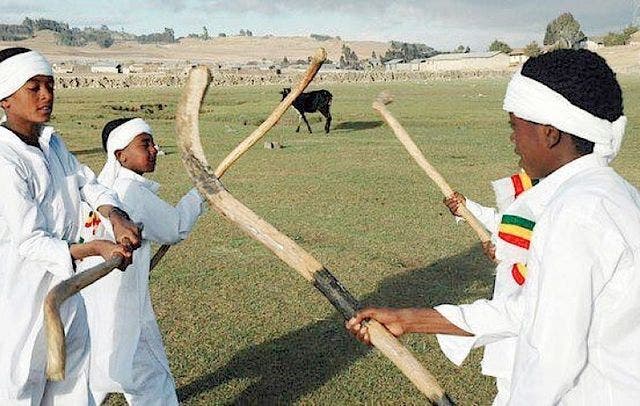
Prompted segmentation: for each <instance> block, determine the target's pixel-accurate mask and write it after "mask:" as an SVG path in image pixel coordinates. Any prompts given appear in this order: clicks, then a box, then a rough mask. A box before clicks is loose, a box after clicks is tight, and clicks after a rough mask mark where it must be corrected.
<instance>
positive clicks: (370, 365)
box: [52, 77, 640, 405]
mask: <svg viewBox="0 0 640 406" xmlns="http://www.w3.org/2000/svg"><path fill="white" fill-rule="evenodd" d="M621 80H622V84H623V88H624V91H625V94H626V100H625V101H626V113H627V115H628V116H629V119H630V125H629V127H628V131H627V140H626V142H625V145H624V151H623V152H622V154H621V155H620V157H619V159H618V160H617V161H616V164H615V167H616V169H618V170H619V171H620V172H621V173H622V174H623V175H624V176H626V177H627V179H629V180H630V181H631V182H632V183H634V184H636V185H638V184H640V166H638V165H637V164H636V162H635V158H636V156H637V154H638V151H639V150H640V143H639V141H638V138H637V133H638V123H639V122H640V120H639V118H640V117H638V115H639V114H640V107H639V106H638V102H637V98H632V97H631V95H635V94H637V93H638V91H640V80H638V79H637V78H633V77H622V78H621ZM506 83H507V80H506V79H491V80H461V81H449V82H447V81H433V82H425V83H389V84H385V85H381V84H375V85H366V86H365V85H349V84H343V85H338V84H336V85H327V86H325V87H326V88H327V89H329V90H330V91H331V92H332V93H333V94H334V104H333V107H332V111H333V116H334V122H333V124H332V127H333V129H332V131H331V134H330V135H329V136H325V135H324V133H323V132H322V125H323V124H322V123H320V121H319V119H318V118H317V116H318V115H311V118H312V120H311V125H312V127H313V128H314V131H315V132H314V134H313V135H309V134H307V133H306V130H304V129H302V130H301V132H300V133H299V134H296V133H295V132H294V128H295V125H296V122H297V118H296V115H295V114H294V113H293V112H291V111H290V112H287V114H286V116H285V118H284V119H283V120H281V122H280V124H278V126H276V127H275V128H274V129H273V130H272V131H271V133H270V134H268V135H267V136H266V137H265V140H271V141H277V142H280V143H281V144H284V145H285V146H286V147H285V148H283V149H280V150H266V149H263V148H262V145H261V143H260V144H258V145H256V146H255V147H254V148H253V149H252V150H251V151H249V152H248V153H247V154H246V155H245V156H243V157H242V158H241V159H240V160H239V161H238V162H237V163H236V164H235V165H234V166H233V167H232V168H231V169H230V170H229V171H228V172H227V174H225V176H224V178H223V181H224V183H225V185H226V186H227V188H228V189H229V191H231V192H232V193H233V194H234V196H236V197H237V198H238V199H239V200H240V201H242V202H243V203H245V204H246V205H247V206H248V207H250V208H252V209H253V210H254V211H255V212H257V213H258V214H259V215H261V216H262V217H263V218H264V219H266V220H267V221H268V222H270V223H271V224H273V225H274V226H276V227H277V228H278V229H280V230H281V231H282V232H284V233H285V234H287V235H289V236H290V237H292V238H293V239H294V240H296V241H297V242H298V243H299V244H300V245H301V246H302V247H304V248H305V249H306V250H308V251H309V252H310V253H311V254H312V255H313V256H315V257H316V258H317V259H318V260H319V261H320V262H322V263H323V264H325V265H326V266H327V267H328V268H329V269H331V271H332V272H333V273H334V274H335V275H336V276H337V277H338V278H339V279H340V280H341V281H342V282H343V283H344V284H345V286H347V287H348V288H349V289H350V291H351V292H352V293H353V294H354V295H355V296H356V297H358V298H359V299H360V300H361V301H362V302H363V303H365V304H373V305H388V306H432V305H436V304H439V303H443V302H451V303H457V302H469V301H472V300H474V299H477V298H481V297H488V296H489V295H490V292H491V290H492V272H491V271H492V266H491V264H490V263H489V262H488V261H487V260H486V259H484V257H483V256H482V254H481V250H480V249H479V247H478V244H477V242H476V237H475V236H474V234H473V233H472V232H471V230H470V229H468V228H466V227H464V226H456V225H455V224H454V222H453V221H452V219H451V217H450V215H449V214H448V211H447V210H446V209H445V207H444V205H442V203H441V200H442V198H441V196H440V194H439V192H438V190H437V189H436V188H435V186H434V185H433V184H432V182H431V181H429V180H428V179H427V177H426V175H425V174H424V173H423V172H422V171H421V170H420V169H419V168H418V166H417V165H416V164H415V163H414V162H413V161H412V160H411V158H410V157H409V156H408V154H407V153H406V151H405V150H404V149H403V147H402V146H401V145H400V143H399V142H398V141H397V140H396V139H395V137H394V136H393V134H392V133H391V131H390V129H389V128H388V127H387V126H385V125H383V123H382V121H381V119H380V118H379V117H378V116H377V115H376V114H375V113H374V111H373V110H372V109H371V102H372V100H373V98H374V97H375V95H377V93H378V92H380V91H382V90H389V91H391V92H392V93H393V94H394V95H395V97H396V102H395V103H394V104H392V105H391V106H390V110H391V111H392V112H393V113H394V115H395V116H396V118H397V119H398V120H399V121H400V122H401V123H402V124H403V125H404V126H405V128H406V129H407V131H408V132H409V133H410V134H411V135H412V137H413V138H414V140H415V141H416V143H417V144H418V145H419V146H420V148H421V149H422V151H423V152H424V154H425V156H426V157H427V159H429V160H430V161H431V162H432V164H433V165H434V166H435V167H436V168H438V169H439V170H440V171H441V173H442V174H443V175H444V176H445V178H446V179H448V180H449V182H450V183H451V185H452V186H453V187H454V188H455V189H457V190H459V191H461V192H462V193H464V194H467V195H469V196H471V197H473V198H474V199H475V200H477V201H480V202H482V203H485V204H487V205H491V204H493V197H492V193H491V191H490V187H489V181H491V180H494V179H497V178H499V177H502V176H506V175H509V174H511V173H512V172H513V171H514V170H516V164H517V158H516V157H515V155H514V154H513V152H512V151H513V147H512V145H511V144H510V143H509V131H510V130H509V126H508V124H507V116H506V114H505V113H504V112H503V111H502V110H501V106H502V96H503V93H504V90H505V87H506ZM279 90H280V88H278V87H276V86H263V87H225V88H211V89H210V90H209V94H208V95H207V97H206V100H205V106H204V108H203V113H202V115H201V123H200V129H201V135H202V138H203V142H204V147H205V151H206V153H207V156H208V159H209V162H210V163H211V164H212V165H213V166H215V165H216V164H217V163H218V162H220V161H221V160H222V159H223V158H224V156H226V154H227V153H229V152H230V151H231V150H232V149H233V148H234V147H235V145H236V144H238V143H239V142H240V141H241V140H242V139H244V138H245V137H246V136H247V135H248V134H249V133H250V132H251V131H253V130H254V129H255V127H256V126H257V125H259V124H260V123H261V122H262V120H263V119H265V118H266V117H267V115H268V114H269V113H270V111H271V110H272V109H273V108H274V107H275V105H276V104H277V103H278V102H279V94H278V91H279ZM178 97H179V89H171V88H167V89H149V90H104V89H102V90H95V89H79V90H61V91H59V92H58V93H57V100H56V105H55V112H54V118H53V120H52V121H53V123H54V125H55V126H56V127H57V128H58V129H59V130H60V132H61V133H62V134H63V138H64V139H65V141H66V142H67V145H68V147H69V149H70V150H72V151H75V152H76V154H77V156H78V158H79V159H80V160H81V161H82V162H84V163H87V164H89V165H90V166H91V167H92V168H93V169H94V170H99V169H100V168H101V166H102V164H103V162H104V156H103V154H102V152H100V149H99V148H100V143H99V134H100V131H101V129H102V126H103V125H104V124H105V123H106V122H107V121H108V120H111V119H114V118H118V117H120V114H122V112H120V111H116V110H113V108H112V107H113V106H125V107H135V106H139V105H140V104H147V103H165V104H167V107H166V108H165V109H163V110H161V111H154V112H153V113H148V112H147V113H144V114H142V116H143V117H144V118H145V119H146V120H148V122H149V123H150V124H151V126H152V127H153V128H154V131H155V132H156V134H157V135H156V139H157V141H158V142H159V144H160V145H161V146H162V148H163V149H164V150H165V151H166V152H167V155H166V156H164V157H160V159H159V164H158V168H157V171H156V172H155V173H154V174H152V175H150V176H151V178H153V179H155V180H157V181H159V182H160V183H161V184H162V185H163V186H162V189H161V192H160V194H161V196H162V197H163V198H165V199H166V200H168V201H169V202H174V203H175V202H177V200H178V199H179V198H180V196H181V195H182V194H183V193H185V192H186V191H187V190H189V188H191V185H190V181H189V179H188V177H187V175H186V173H185V171H184V169H183V167H182V165H181V163H180V159H179V153H178V151H177V149H176V143H175V140H174V130H173V114H174V112H175V105H176V102H177V100H178ZM125 114H135V113H125ZM151 289H152V297H153V302H154V307H155V310H156V313H157V316H158V320H159V323H160V326H161V329H162V332H163V334H164V340H165V345H166V349H167V353H168V356H169V360H170V363H171V368H172V371H173V374H174V376H175V379H176V383H177V387H178V392H179V396H180V397H181V399H182V400H183V401H184V403H185V404H194V405H195V404H228V403H242V404H246V403H249V404H265V403H266V404H272V403H278V404H282V403H298V404H347V403H348V404H373V403H375V404H399V403H402V404H424V398H423V397H422V395H421V394H420V393H419V392H418V391H417V390H416V389H414V387H413V386H412V385H411V384H410V383H409V381H408V380H407V379H406V378H405V377H404V376H403V375H402V374H401V373H400V372H399V371H398V370H397V369H396V368H395V367H394V366H393V365H392V364H391V363H390V362H389V361H388V360H387V359H386V358H384V357H383V356H382V355H380V354H379V353H377V352H375V351H369V350H368V349H366V348H365V347H364V346H362V345H360V344H358V343H357V342H355V341H354V340H353V339H352V338H351V337H350V336H349V335H348V334H347V333H346V331H345V330H344V328H343V322H342V321H341V320H340V317H339V316H338V314H337V312H336V311H334V310H333V308H332V307H331V306H330V305H329V304H328V302H326V300H325V299H324V298H323V297H322V296H321V295H320V294H319V293H318V292H316V291H315V290H314V289H313V288H312V287H311V286H309V285H308V284H307V283H306V282H305V280H304V279H303V278H302V277H300V276H299V275H298V274H297V273H296V272H295V271H294V270H292V269H290V268H288V267H287V266H286V265H285V264H283V263H282V262H280V261H279V260H278V259H277V258H276V257H275V256H274V255H272V254H271V253H270V252H268V251H267V250H266V249H265V248H263V247H262V246H261V245H259V244H258V243H257V242H255V241H253V240H251V239H250V238H248V237H246V236H244V235H243V234H241V233H240V232H239V231H238V230H237V229H236V228H235V227H234V226H233V225H231V224H230V223H228V222H227V221H226V220H224V219H222V218H221V217H220V216H219V215H217V214H216V213H215V212H214V211H213V210H209V211H208V212H207V213H206V214H205V215H204V216H203V217H202V219H201V221H200V222H199V223H198V225H197V226H196V228H195V229H194V231H193V233H192V235H191V237H190V239H188V240H187V241H185V242H183V243H182V244H180V245H179V246H177V247H174V248H172V249H171V250H170V251H169V253H168V254H167V256H166V257H165V259H164V260H163V262H162V263H161V264H160V265H159V267H158V268H157V270H155V271H154V272H153V274H152V276H151ZM403 342H404V343H405V345H407V346H408V347H409V348H410V350H411V351H412V352H413V353H414V354H415V356H416V357H417V358H418V359H419V360H420V361H422V362H423V363H424V365H425V366H427V368H428V369H430V370H431V371H432V372H433V373H434V374H435V376H436V377H437V378H438V380H439V381H440V382H441V383H442V385H443V386H444V387H445V388H446V390H447V391H448V392H449V393H450V394H451V395H452V397H453V398H454V399H456V400H457V401H458V402H459V404H462V405H469V404H489V403H490V402H491V400H492V397H493V395H494V386H493V382H492V379H490V378H487V377H483V376H482V375H480V373H479V369H480V368H479V361H480V358H481V355H482V354H481V351H474V352H473V353H472V355H471V357H470V358H469V359H468V360H467V361H466V363H465V364H464V365H463V367H461V368H458V367H455V366H453V365H452V364H451V363H450V362H449V361H448V360H447V359H446V358H445V357H444V356H443V355H442V354H441V352H440V350H439V349H438V346H437V344H436V342H435V339H434V338H433V337H428V336H420V335H412V336H408V337H405V338H403ZM109 403H111V404H121V403H122V398H120V397H116V398H112V399H111V400H110V402H109Z"/></svg>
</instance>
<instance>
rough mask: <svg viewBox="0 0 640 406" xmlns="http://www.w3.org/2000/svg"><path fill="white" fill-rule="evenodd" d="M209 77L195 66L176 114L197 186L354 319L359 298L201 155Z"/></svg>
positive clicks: (436, 390)
mask: <svg viewBox="0 0 640 406" xmlns="http://www.w3.org/2000/svg"><path fill="white" fill-rule="evenodd" d="M209 78H210V76H209V73H208V71H206V70H204V69H197V68H196V69H194V70H192V71H191V73H190V74H189V79H188V80H187V84H186V87H185V91H184V93H183V95H182V98H181V100H180V103H179V104H178V110H177V113H176V129H177V134H178V146H179V147H180V148H181V150H182V159H183V162H184V164H185V167H186V168H187V172H188V173H189V175H190V176H191V179H192V180H193V182H194V184H195V186H196V187H197V188H198V190H199V191H200V193H202V195H203V196H205V197H206V199H207V201H208V202H209V204H210V205H211V206H212V207H213V208H214V209H215V210H216V211H218V212H219V213H220V214H221V215H222V216H224V217H226V218H227V219H228V220H229V221H231V222H232V223H234V224H235V225H237V226H238V227H239V228H240V229H242V230H243V231H244V232H245V233H246V234H248V235H249V236H250V237H252V238H253V239H255V240H257V241H259V242H261V243H262V244H263V245H264V246H265V247H267V248H268V249H269V250H270V251H271V252H273V253H274V254H275V255H276V256H277V257H278V258H280V259H281V260H282V261H284V262H285V263H286V264H288V265H289V266H291V267H292V268H294V269H295V270H296V271H297V272H298V273H300V275H302V276H303V277H304V278H305V279H306V280H307V281H309V282H311V283H313V285H314V286H315V287H316V288H318V290H320V291H321V292H322V294H323V295H324V296H325V297H326V298H327V299H328V300H329V301H330V302H331V304H332V305H333V306H334V307H335V308H336V309H338V311H340V313H341V314H342V315H343V316H344V318H345V319H349V318H351V317H353V315H354V314H355V312H356V311H357V309H358V307H359V304H358V302H357V301H356V299H355V298H354V297H353V296H352V295H351V294H350V293H349V292H348V291H347V290H346V289H345V288H344V286H343V285H342V284H341V283H340V282H339V281H338V280H337V279H336V278H335V277H334V276H333V275H332V274H331V273H330V272H329V270H328V269H327V268H325V267H324V266H323V265H322V264H321V263H320V262H318V261H317V260H316V259H315V258H314V257H313V256H311V255H310V254H309V253H308V252H306V251H305V250H304V249H302V248H301V247H300V246H299V245H297V244H296V243H295V242H294V241H293V240H292V239H290V238H289V237H287V236H286V235H284V234H283V233H281V232H280V231H278V230H277V229H276V228H275V227H273V226H272V225H270V224H269V223H267V222H266V221H264V220H263V219H262V218H260V217H259V216H258V215H257V214H255V213H254V212H253V211H251V210H250V209H249V208H247V207H246V206H245V205H244V204H242V203H241V202H240V201H238V200H237V199H235V198H234V197H233V196H232V195H231V194H230V193H229V192H228V191H227V190H226V189H225V188H224V186H223V185H222V183H221V182H220V180H219V179H218V177H217V176H216V174H215V173H214V172H213V171H211V169H210V168H209V166H208V164H207V162H206V158H205V157H204V156H202V155H201V151H202V147H201V146H200V145H199V144H200V135H199V132H198V124H197V123H198V113H199V106H197V105H196V102H195V101H198V104H199V103H200V102H201V101H202V98H203V97H204V93H205V91H206V88H207V86H208V83H209ZM198 155H200V156H198ZM368 326H369V334H370V337H371V342H372V343H373V345H374V346H375V347H376V348H378V349H379V350H380V351H381V352H382V353H383V354H384V355H385V356H387V357H388V358H389V359H390V360H391V361H392V362H393V363H394V364H395V365H396V366H397V367H398V368H399V369H400V370H401V371H402V372H403V373H404V374H405V375H406V376H407V377H408V378H409V380H411V382H412V383H413V384H414V385H415V386H416V387H417V388H418V390H420V391H421V392H422V393H423V394H425V395H426V396H427V398H428V399H429V401H430V402H431V403H432V404H436V405H451V404H452V402H451V400H450V399H449V397H448V396H447V395H446V393H445V392H444V390H443V389H442V388H441V387H440V385H438V383H437V381H436V380H435V378H434V377H433V376H432V375H431V374H430V373H429V371H427V370H426V369H425V368H424V367H423V366H422V365H421V364H420V363H419V362H418V361H417V360H416V359H415V358H414V357H413V356H412V355H411V353H410V352H409V351H408V350H407V349H406V348H405V347H403V346H402V344H400V342H399V341H398V340H397V339H396V338H395V337H394V336H393V335H392V334H391V333H390V332H389V331H388V330H387V329H386V328H385V327H384V326H382V325H381V324H380V323H378V322H377V321H375V320H371V321H370V322H369V324H368Z"/></svg>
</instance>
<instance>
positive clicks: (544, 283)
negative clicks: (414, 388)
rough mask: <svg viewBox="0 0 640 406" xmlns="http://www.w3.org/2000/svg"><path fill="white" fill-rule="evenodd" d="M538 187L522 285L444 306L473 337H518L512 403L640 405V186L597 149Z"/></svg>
mask: <svg viewBox="0 0 640 406" xmlns="http://www.w3.org/2000/svg"><path fill="white" fill-rule="evenodd" d="M531 192H532V193H533V197H532V198H531V199H530V200H529V202H530V203H529V207H530V208H531V210H532V212H534V213H536V218H537V223H536V226H535V229H534V233H533V239H532V241H531V247H530V255H529V261H528V262H527V268H528V274H527V281H526V283H525V284H524V288H523V290H522V294H520V295H511V296H508V297H505V298H499V299H493V300H491V301H488V300H480V301H477V302H474V303H472V304H470V305H462V306H451V305H443V306H439V307H438V308H437V309H438V311H439V312H440V313H442V314H443V315H444V316H445V317H447V318H448V319H449V320H450V321H452V322H453V323H454V324H456V325H457V326H459V327H461V328H463V329H465V330H467V331H470V332H472V333H473V334H474V335H475V336H474V337H472V338H471V340H472V341H473V345H474V346H480V345H485V344H487V343H491V342H495V341H498V340H501V339H503V338H505V337H517V348H516V353H515V361H514V366H513V374H512V383H511V391H510V392H511V393H510V399H509V403H508V404H511V405H552V404H561V405H635V404H638V400H639V399H640V349H639V348H640V347H638V342H640V294H638V292H640V194H639V193H638V191H637V190H636V189H635V188H634V187H633V186H631V185H630V184H629V183H627V182H626V181H625V180H624V179H622V178H621V177H620V176H619V175H618V174H616V173H615V171H613V169H611V168H609V167H607V166H605V164H604V163H603V162H602V161H601V160H599V159H598V158H597V157H596V156H594V155H592V154H591V155H587V156H584V157H582V158H579V159H577V160H575V161H572V162H570V163H569V164H567V165H565V166H563V167H562V168H560V169H558V170H556V171H555V172H553V173H552V174H551V175H549V176H548V177H547V178H545V179H543V180H541V181H540V183H539V184H538V185H536V187H535V188H533V189H531Z"/></svg>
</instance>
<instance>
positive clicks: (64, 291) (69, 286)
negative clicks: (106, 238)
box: [44, 254, 124, 381]
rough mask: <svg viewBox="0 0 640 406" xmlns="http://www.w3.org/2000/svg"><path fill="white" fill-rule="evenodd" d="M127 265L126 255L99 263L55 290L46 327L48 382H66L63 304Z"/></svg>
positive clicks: (46, 304) (47, 301) (46, 309)
mask: <svg viewBox="0 0 640 406" xmlns="http://www.w3.org/2000/svg"><path fill="white" fill-rule="evenodd" d="M123 262H124V257H123V256H122V255H119V254H116V255H115V256H114V257H113V258H112V259H110V260H108V261H105V262H103V263H101V264H98V265H96V266H94V267H92V268H89V269H87V270H86V271H84V272H80V273H79V274H76V275H74V276H72V277H71V278H69V279H67V280H64V281H62V282H60V283H59V284H57V285H56V286H54V287H53V289H51V290H50V291H49V293H48V294H47V297H46V299H45V301H44V325H45V330H46V336H47V372H46V375H47V379H49V380H51V381H62V380H64V375H65V373H64V372H65V363H66V351H65V345H64V326H63V324H62V320H61V319H60V305H61V304H62V302H64V301H65V300H67V299H68V298H69V297H71V296H73V295H75V294H76V293H78V292H79V291H80V290H81V289H84V288H85V287H87V286H89V285H91V284H92V283H94V282H95V281H97V280H98V279H100V278H102V277H103V276H105V275H107V274H108V273H109V272H111V271H112V270H114V269H116V268H119V267H120V266H121V265H122V264H123Z"/></svg>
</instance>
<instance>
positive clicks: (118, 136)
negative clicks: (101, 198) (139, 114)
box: [98, 118, 153, 188]
mask: <svg viewBox="0 0 640 406" xmlns="http://www.w3.org/2000/svg"><path fill="white" fill-rule="evenodd" d="M142 133H147V134H149V135H153V133H152V132H151V127H149V124H147V123H146V122H145V121H144V120H143V119H141V118H134V119H133V120H129V121H127V122H125V123H122V124H120V125H119V126H117V127H116V128H114V129H113V130H112V131H111V132H110V133H109V138H108V139H107V162H106V163H105V164H104V167H103V168H102V171H101V172H100V175H98V181H99V182H100V183H101V184H103V185H105V186H106V187H109V188H110V187H112V186H113V182H115V180H116V178H117V177H118V171H120V168H121V167H122V165H120V162H118V160H117V159H116V151H119V150H121V149H124V148H126V147H127V145H129V143H130V142H131V141H133V139H134V138H135V137H136V136H138V135H139V134H142Z"/></svg>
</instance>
